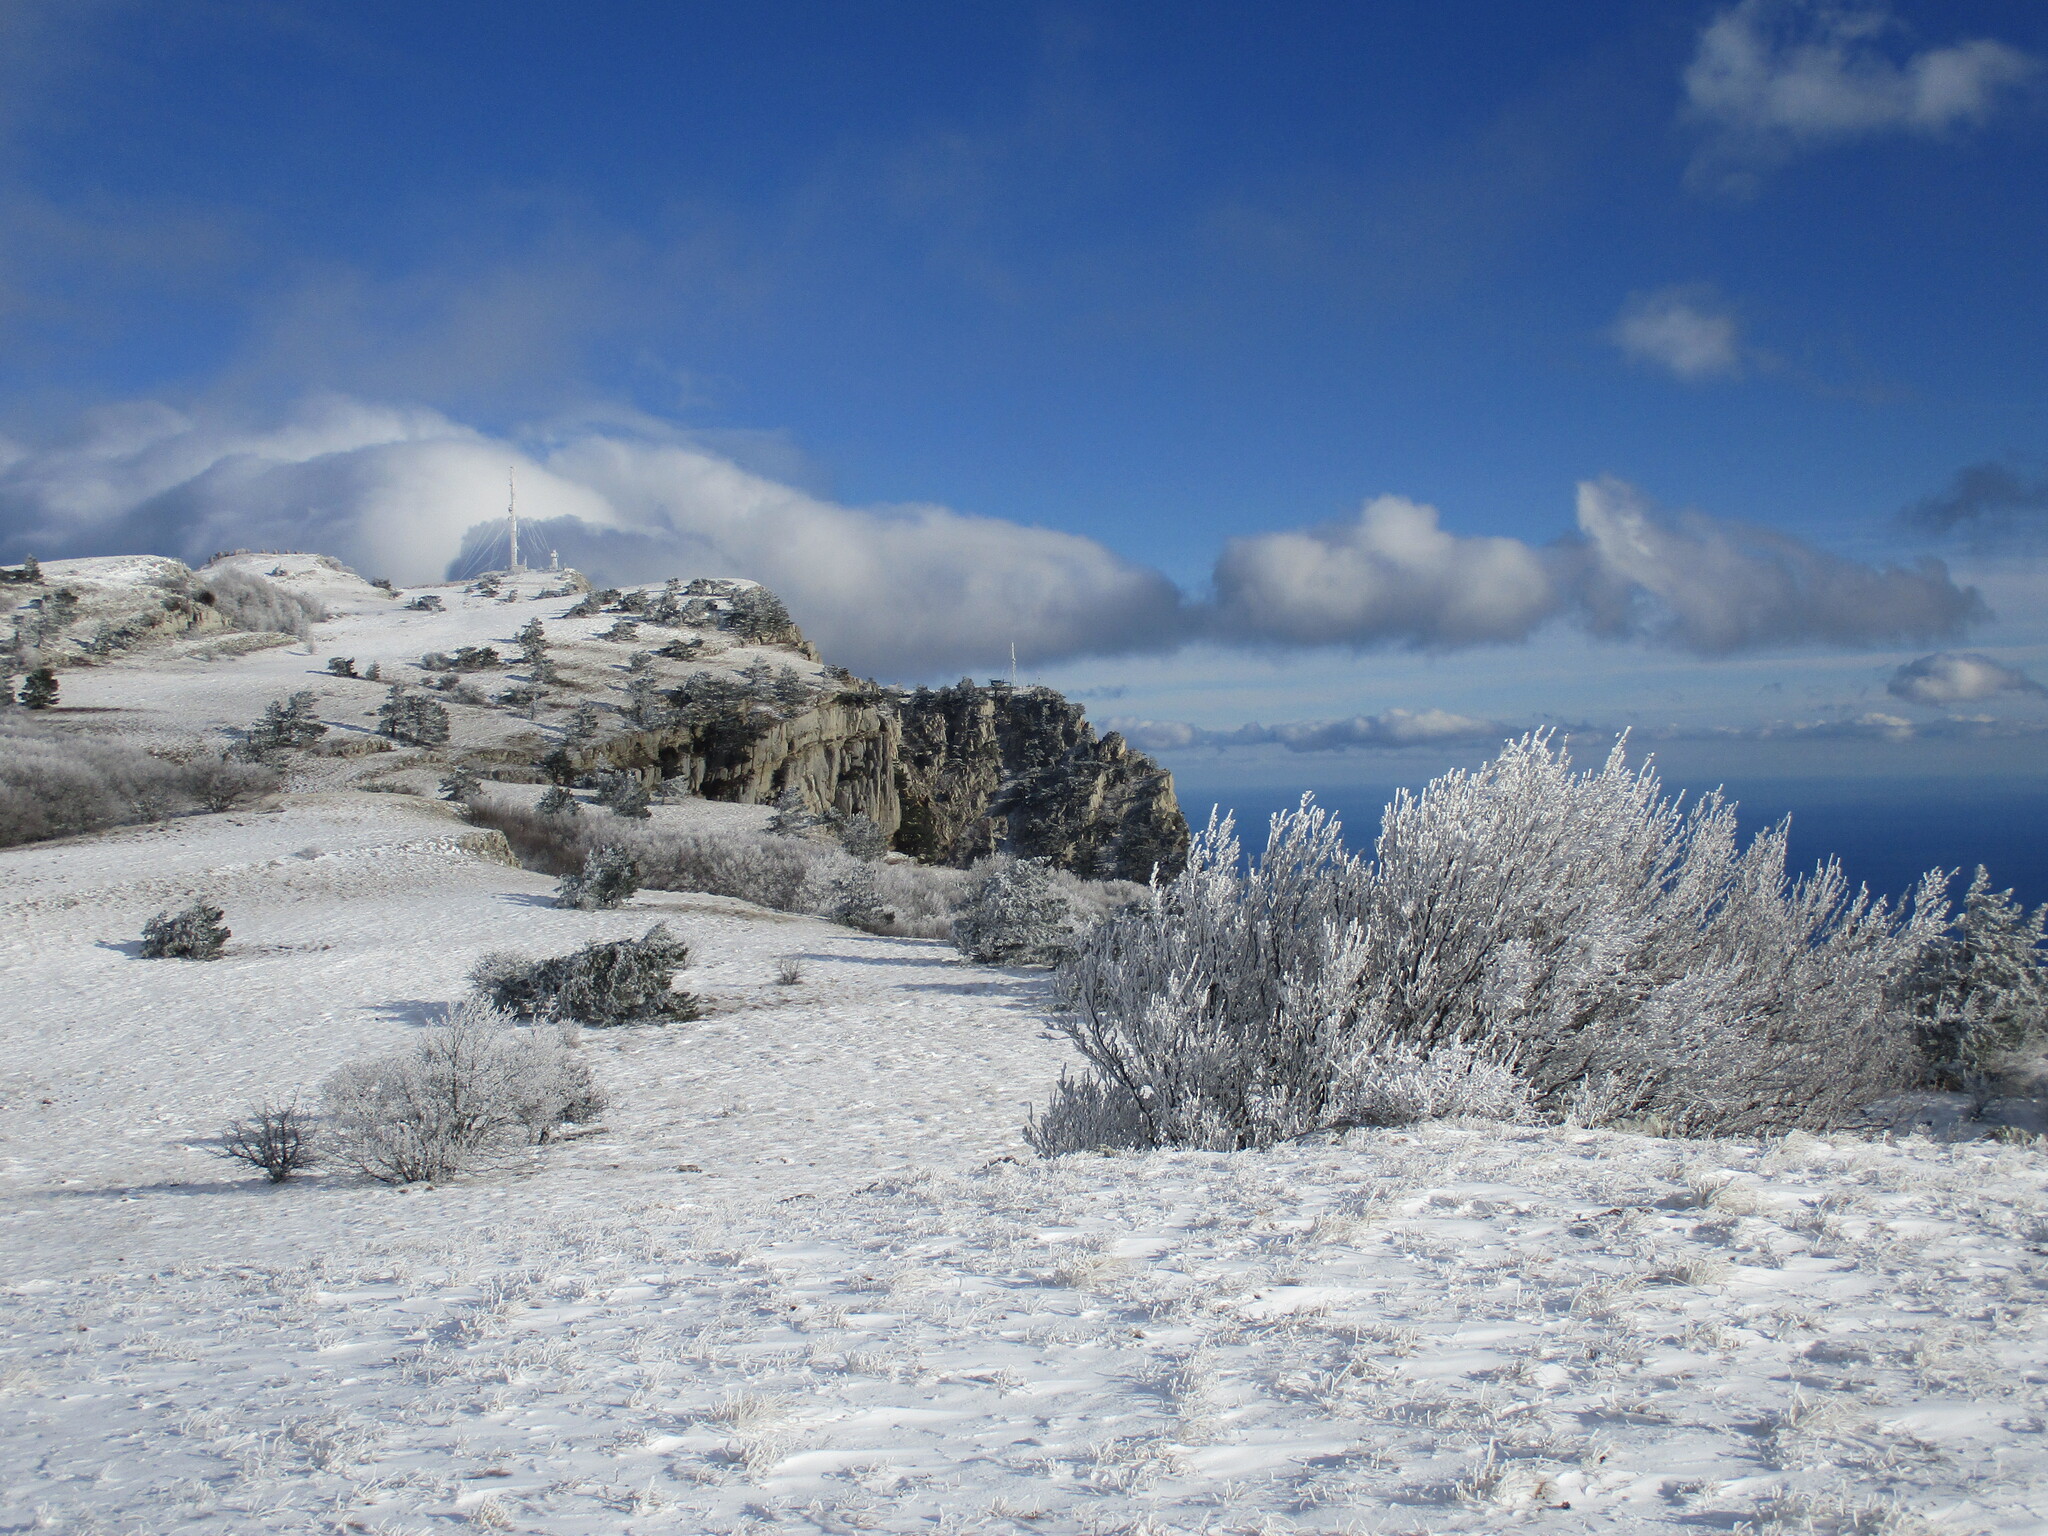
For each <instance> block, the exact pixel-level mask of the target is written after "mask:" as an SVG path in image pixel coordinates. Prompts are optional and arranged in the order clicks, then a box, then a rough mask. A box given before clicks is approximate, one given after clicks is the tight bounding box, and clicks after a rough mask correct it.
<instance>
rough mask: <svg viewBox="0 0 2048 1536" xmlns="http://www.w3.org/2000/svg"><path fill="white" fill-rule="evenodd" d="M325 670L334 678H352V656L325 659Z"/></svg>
mask: <svg viewBox="0 0 2048 1536" xmlns="http://www.w3.org/2000/svg"><path fill="white" fill-rule="evenodd" d="M327 670H328V671H329V672H330V673H331V674H332V675H334V676H335V677H354V676H355V675H356V659H355V657H353V656H330V657H328V658H327Z"/></svg>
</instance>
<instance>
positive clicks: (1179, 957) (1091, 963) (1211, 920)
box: [1048, 802, 1365, 1149]
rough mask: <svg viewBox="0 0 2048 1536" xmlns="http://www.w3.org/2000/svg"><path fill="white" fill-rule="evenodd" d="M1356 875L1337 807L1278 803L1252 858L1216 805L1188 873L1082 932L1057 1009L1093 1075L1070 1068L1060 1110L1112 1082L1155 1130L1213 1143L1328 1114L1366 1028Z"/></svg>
mask: <svg viewBox="0 0 2048 1536" xmlns="http://www.w3.org/2000/svg"><path fill="white" fill-rule="evenodd" d="M1355 876H1356V861H1355V860H1353V859H1352V857H1351V856H1350V855H1349V854H1347V853H1346V852H1345V851H1344V845H1343V840H1342V837H1341V835H1340V831H1339V828H1338V826H1337V823H1336V822H1335V820H1334V819H1332V818H1331V817H1330V816H1329V815H1328V813H1327V812H1325V811H1323V810H1321V809H1319V808H1317V807H1314V806H1311V805H1309V804H1307V803H1306V802H1304V804H1303V807H1302V809H1301V810H1300V811H1299V812H1296V813H1293V814H1290V815H1285V816H1278V817H1275V818H1274V820H1273V828H1272V834H1271V836H1270V838H1269V839H1268V842H1267V846H1266V855H1265V857H1264V858H1263V859H1261V860H1260V861H1259V862H1258V864H1257V865H1256V866H1255V867H1254V868H1252V869H1251V870H1250V871H1249V872H1247V871H1246V870H1244V869H1243V868H1242V866H1241V860H1240V856H1239V847H1238V841H1237V832H1236V828H1235V825H1234V824H1233V822H1232V821H1231V819H1230V818H1229V817H1224V818H1222V819H1221V820H1218V819H1216V818H1213V817H1212V818H1211V820H1210V822H1209V825H1208V826H1207V827H1206V828H1205V829H1204V830H1203V831H1202V833H1201V834H1200V835H1199V836H1197V837H1196V838H1195V839H1194V843H1193V846H1192V847H1191V848H1190V849H1189V853H1188V863H1187V867H1186V869H1185V870H1184V871H1183V872H1182V873H1181V874H1180V875H1179V876H1177V877H1176V878H1175V879H1174V880H1172V881H1170V882H1168V883H1166V884H1163V885H1162V884H1159V883H1157V882H1156V881H1155V882H1154V884H1153V886H1152V889H1151V891H1150V893H1149V899H1148V900H1146V901H1145V902H1144V903H1143V904H1142V905H1141V906H1137V907H1133V908H1130V909H1127V910H1126V911H1124V912H1121V913H1117V914H1113V915H1112V916H1110V917H1108V918H1105V919H1104V920H1103V921H1101V922H1099V923H1097V924H1096V925H1095V926H1094V927H1093V928H1091V929H1089V930H1088V931H1087V932H1086V933H1084V934H1082V935H1081V936H1080V937H1079V938H1078V939H1077V940H1076V941H1075V948H1074V952H1073V954H1072V956H1071V957H1070V958H1069V959H1068V960H1067V962H1066V963H1065V965H1064V966H1063V968H1062V970H1061V973H1060V976H1059V979H1058V993H1059V998H1060V1002H1061V1005H1062V1012H1061V1014H1060V1022H1061V1024H1062V1027H1063V1028H1064V1029H1065V1031H1066V1033H1067V1035H1068V1037H1069V1038H1070V1039H1072V1040H1073V1042H1074V1044H1075V1045H1076V1046H1077V1047H1079V1049H1080V1051H1081V1054H1082V1055H1083V1056H1084V1057H1086V1058H1087V1060H1088V1062H1089V1064H1090V1065H1091V1066H1092V1067H1093V1068H1094V1069H1095V1078H1096V1081H1095V1083H1094V1085H1093V1086H1090V1087H1087V1088H1076V1087H1074V1086H1073V1085H1072V1084H1071V1082H1070V1083H1069V1085H1068V1086H1067V1087H1066V1088H1065V1089H1064V1090H1062V1097H1061V1098H1060V1099H1057V1100H1056V1101H1055V1104H1054V1107H1053V1109H1052V1110H1051V1111H1049V1112H1048V1113H1049V1115H1051V1116H1052V1117H1054V1118H1056V1119H1057V1118H1061V1117H1065V1118H1072V1117H1073V1116H1074V1115H1075V1114H1077V1113H1080V1111H1081V1110H1082V1109H1085V1108H1086V1106H1081V1105H1077V1104H1075V1103H1069V1102H1066V1101H1067V1100H1071V1099H1072V1098H1073V1096H1074V1095H1075V1094H1076V1093H1084V1094H1089V1095H1094V1096H1095V1098H1100V1096H1101V1095H1103V1094H1108V1095H1109V1096H1110V1097H1111V1099H1113V1100H1115V1101H1116V1103H1117V1104H1118V1105H1119V1106H1120V1107H1119V1108H1117V1109H1116V1113H1117V1114H1118V1115H1123V1116H1125V1117H1126V1118H1129V1119H1132V1120H1135V1122H1136V1123H1137V1125H1138V1126H1139V1128H1140V1130H1141V1132H1142V1138H1143V1140H1144V1142H1146V1143H1147V1144H1151V1145H1159V1146H1167V1145H1177V1146H1197V1147H1210V1148H1217V1149H1232V1148H1240V1147H1254V1146H1265V1145H1268V1144H1270V1143H1272V1142H1275V1141H1279V1140H1282V1139H1284V1138H1286V1137H1289V1136H1295V1135H1299V1134H1301V1133H1302V1132H1304V1131H1309V1130H1313V1129H1315V1128H1316V1127H1318V1126H1320V1125H1323V1124H1325V1123H1327V1121H1328V1119H1329V1116H1330V1110H1331V1105H1332V1103H1333V1101H1334V1099H1335V1096H1336V1093H1337V1090H1338V1088H1339V1087H1340V1085H1341V1084H1342V1083H1343V1082H1344V1081H1345V1080H1346V1078H1347V1077H1348V1075H1349V1074H1350V1072H1351V1069H1352V1066H1353V1062H1354V1058H1355V1057H1356V1056H1357V1055H1358V1054H1359V1047H1360V1036H1361V1030H1362V1025H1361V1020H1360V1004H1361V996H1360V987H1359V981H1360V977H1361V975H1362V972H1363V970H1364V964H1365V947H1364V943H1363V939H1362V935H1361V933H1360V930H1359V925H1358V922H1357V919H1356V916H1355V913H1354V908H1355V905H1356V898H1355V891H1354V886H1355V884H1356V879H1355ZM1090 1102H1091V1103H1093V1102H1094V1099H1091V1100H1090ZM1098 1109H1099V1106H1098ZM1101 1113H1107V1111H1101ZM1090 1114H1093V1115H1095V1117H1096V1118H1099V1117H1100V1114H1099V1113H1097V1112H1096V1111H1090ZM1082 1118H1084V1119H1085V1118H1089V1116H1088V1115H1083V1116H1082Z"/></svg>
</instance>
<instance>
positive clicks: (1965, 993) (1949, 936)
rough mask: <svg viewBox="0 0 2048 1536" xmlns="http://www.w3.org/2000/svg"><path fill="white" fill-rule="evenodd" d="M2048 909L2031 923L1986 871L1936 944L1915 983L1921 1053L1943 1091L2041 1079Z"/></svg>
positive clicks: (2047, 1009)
mask: <svg viewBox="0 0 2048 1536" xmlns="http://www.w3.org/2000/svg"><path fill="white" fill-rule="evenodd" d="M2044 924H2048V906H2042V907H2039V908H2037V909H2036V910H2035V911H2034V912H2033V913H2032V914H2031V915H2030V914H2029V913H2028V912H2027V910H2026V909H2025V908H2024V907H2022V906H2021V905H2020V904H2019V903H2018V902H2016V901H2014V900H2013V899H2012V892H2011V891H2009V890H2006V891H1994V890H1992V889H1991V875H1990V872H1989V871H1987V870H1986V869H1985V868H1984V866H1983V865H1981V864H1980V865H1978V866H1977V873H1976V875H1975V877H1974V878H1973V879H1972V880H1971V881H1970V888H1969V890H1968V892H1967V893H1965V895H1964V897H1963V907H1962V911H1961V912H1959V913H1958V914H1957V915H1956V919H1955V921H1954V923H1952V924H1951V925H1950V927H1949V929H1948V931H1947V932H1946V933H1944V934H1942V935H1941V936H1940V937H1939V938H1937V939H1935V940H1934V942H1933V943H1931V944H1929V945H1928V947H1927V949H1926V951H1925V952H1924V953H1923V954H1922V955H1921V957H1920V961H1919V964H1918V965H1917V966H1916V967H1915V968H1914V971H1913V974H1912V975H1911V976H1910V977H1909V978H1908V981H1907V993H1908V996H1909V998H1910V1000H1911V1004H1912V1008H1913V1013H1914V1017H1915V1019H1916V1022H1917V1024H1918V1029H1919V1037H1920V1050H1921V1054H1922V1057H1923V1059H1924V1060H1925V1062H1926V1067H1927V1073H1928V1077H1929V1079H1930V1081H1931V1082H1932V1084H1933V1086H1935V1087H1937V1088H1964V1087H1973V1086H1975V1085H1976V1084H1978V1083H1980V1082H1981V1083H1987V1084H1996V1083H1998V1082H2000V1081H2001V1080H2004V1079H2010V1078H2026V1077H2030V1076H2033V1075H2035V1074H2034V1071H2033V1070H2032V1069H2034V1068H2035V1067H2036V1065H2037V1063H2038V1061H2039V1059H2040V1057H2041V1056H2042V1054H2043V1052H2044V1051H2048V963H2044V962H2048V956H2044V954H2043V952H2042V929H2043V925H2044Z"/></svg>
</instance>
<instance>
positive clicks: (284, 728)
mask: <svg viewBox="0 0 2048 1536" xmlns="http://www.w3.org/2000/svg"><path fill="white" fill-rule="evenodd" d="M318 702H319V701H318V700H316V699H315V698H314V697H313V694H312V691H311V690H310V689H306V688H301V689H300V690H299V691H298V692H297V693H294V694H292V695H291V696H290V697H289V698H283V699H274V700H272V701H271V702H270V703H268V704H266V705H264V706H263V718H262V719H261V720H258V721H257V722H256V723H255V724H254V725H252V726H250V727H249V729H248V730H247V731H245V732H243V745H244V746H245V747H247V749H248V755H249V756H251V757H257V758H261V757H266V756H268V755H269V754H270V753H272V752H277V751H282V750H284V749H285V748H287V747H293V748H296V747H310V746H311V745H312V744H313V743H314V742H316V741H318V740H319V739H320V738H321V737H322V736H325V735H326V734H327V727H326V726H325V725H324V724H322V723H321V720H320V717H319V716H318V715H316V714H315V713H314V712H313V711H314V707H315V705H316V704H317V703H318Z"/></svg>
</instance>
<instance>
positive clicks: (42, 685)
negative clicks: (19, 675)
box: [15, 667, 57, 709]
mask: <svg viewBox="0 0 2048 1536" xmlns="http://www.w3.org/2000/svg"><path fill="white" fill-rule="evenodd" d="M15 701H16V702H17V703H19V704H20V705H21V706H22V708H24V709H49V708H52V707H53V706H54V705H55V704H56V702H57V674H56V672H55V671H54V670H52V669H51V668H49V667H35V668H32V669H31V670H30V672H29V674H28V676H27V677H25V678H23V679H22V682H21V692H20V693H18V694H16V695H15Z"/></svg>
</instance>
